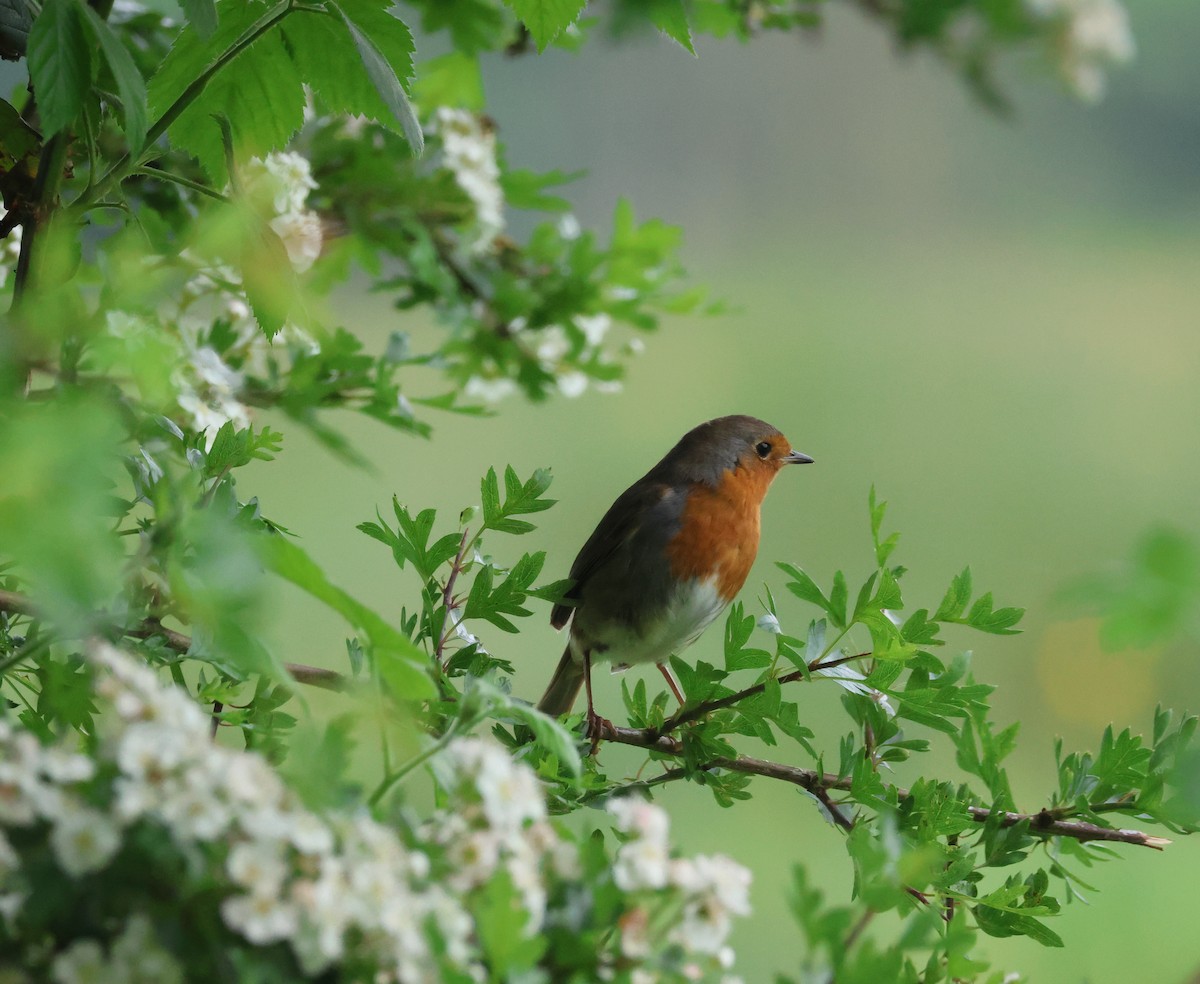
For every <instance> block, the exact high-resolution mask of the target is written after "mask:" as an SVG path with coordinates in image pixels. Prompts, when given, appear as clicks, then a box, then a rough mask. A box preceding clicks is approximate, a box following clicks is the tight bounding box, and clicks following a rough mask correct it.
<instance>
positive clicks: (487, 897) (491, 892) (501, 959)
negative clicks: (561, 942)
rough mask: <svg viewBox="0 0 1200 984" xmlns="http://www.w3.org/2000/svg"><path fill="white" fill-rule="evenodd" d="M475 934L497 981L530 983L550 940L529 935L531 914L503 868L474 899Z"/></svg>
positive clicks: (480, 889) (476, 893)
mask: <svg viewBox="0 0 1200 984" xmlns="http://www.w3.org/2000/svg"><path fill="white" fill-rule="evenodd" d="M472 901H473V905H472V908H473V913H474V916H475V931H476V933H477V934H478V936H479V943H480V945H481V946H482V948H483V952H484V955H485V956H486V957H487V962H488V966H489V967H490V968H491V970H492V973H493V974H494V976H493V978H492V979H493V980H496V981H516V980H520V979H528V974H527V973H525V972H526V971H528V970H529V968H532V967H533V966H534V965H535V964H536V963H537V961H538V958H539V957H540V956H541V955H542V953H543V952H544V951H545V949H546V945H547V943H546V938H545V937H543V936H540V935H538V936H530V935H529V934H528V933H527V932H526V926H527V924H528V922H529V913H528V912H527V911H526V909H525V905H524V904H523V902H522V901H521V896H520V894H519V893H518V892H517V889H516V887H515V886H514V885H513V883H512V878H511V877H510V876H509V874H508V871H507V869H505V868H503V867H501V868H500V869H499V871H498V873H497V874H495V875H493V876H492V877H491V878H490V879H489V880H488V881H487V883H486V884H484V885H483V887H481V888H479V889H477V890H476V892H475V897H474V898H473V900H472Z"/></svg>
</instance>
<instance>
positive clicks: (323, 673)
mask: <svg viewBox="0 0 1200 984" xmlns="http://www.w3.org/2000/svg"><path fill="white" fill-rule="evenodd" d="M0 612H9V613H11V614H13V615H28V616H31V617H38V611H37V606H36V605H34V603H33V602H32V601H31V600H30V599H29V598H26V597H25V596H24V595H21V594H17V593H16V592H15V591H3V590H0ZM112 628H113V631H114V632H116V633H117V634H119V635H123V636H126V637H128V638H130V639H149V638H151V637H154V636H157V637H159V638H161V639H162V640H163V641H164V642H165V643H166V645H167V648H168V649H171V650H173V651H174V652H177V653H186V652H188V650H190V649H191V648H192V639H191V636H186V635H184V634H183V633H182V632H176V631H175V630H174V629H168V628H167V627H166V626H165V625H163V624H162V622H160V621H159V620H158V619H157V618H153V617H152V618H147V619H143V620H142V621H141V622H139V623H138V624H137V625H135V626H132V627H130V628H121V627H120V626H113V627H112ZM283 666H284V669H286V670H287V671H288V673H289V674H290V675H291V677H292V679H293V680H295V681H296V682H297V683H303V684H305V685H307V686H310V687H319V688H321V689H322V690H336V691H345V690H349V689H350V685H351V682H352V681H351V680H350V679H349V678H348V677H346V676H344V675H343V674H341V673H339V672H337V670H327V669H325V668H324V667H322V666H308V665H306V664H304V663H284V664H283Z"/></svg>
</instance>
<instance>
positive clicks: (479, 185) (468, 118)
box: [433, 106, 504, 252]
mask: <svg viewBox="0 0 1200 984" xmlns="http://www.w3.org/2000/svg"><path fill="white" fill-rule="evenodd" d="M433 128H434V130H435V131H436V132H437V133H438V134H439V135H440V136H441V138H442V163H443V165H444V166H445V167H446V169H447V170H448V171H450V173H451V174H453V175H454V180H455V182H456V183H457V184H458V186H459V187H460V188H462V190H463V191H464V192H465V193H466V195H467V197H468V198H469V199H471V203H472V204H473V205H474V206H475V226H476V230H477V234H476V237H475V241H474V243H473V244H472V246H471V248H472V250H473V251H474V252H484V251H486V250H488V249H490V248H491V246H492V244H493V243H494V242H495V240H496V236H498V235H499V234H500V232H501V230H503V229H504V192H503V191H502V190H501V188H500V167H499V165H498V164H497V163H496V135H495V133H493V132H492V129H491V127H490V126H488V125H486V124H485V123H484V121H483V120H482V119H481V118H480V117H479V116H477V115H476V114H474V113H471V112H468V111H467V110H465V109H452V108H450V107H448V106H442V107H440V108H439V109H438V111H437V113H436V114H435V117H434V127H433Z"/></svg>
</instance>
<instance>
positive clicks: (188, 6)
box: [179, 0, 217, 38]
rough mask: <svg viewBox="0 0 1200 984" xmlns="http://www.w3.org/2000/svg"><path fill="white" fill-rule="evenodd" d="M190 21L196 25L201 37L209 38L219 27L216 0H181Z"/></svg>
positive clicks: (180, 3) (180, 2)
mask: <svg viewBox="0 0 1200 984" xmlns="http://www.w3.org/2000/svg"><path fill="white" fill-rule="evenodd" d="M179 5H180V6H181V7H182V8H183V13H184V15H185V16H186V17H187V19H188V22H189V23H191V24H193V25H195V27H196V31H197V33H199V35H200V37H202V38H207V37H208V36H209V35H211V34H212V33H213V31H215V30H216V29H217V5H216V2H215V0H179Z"/></svg>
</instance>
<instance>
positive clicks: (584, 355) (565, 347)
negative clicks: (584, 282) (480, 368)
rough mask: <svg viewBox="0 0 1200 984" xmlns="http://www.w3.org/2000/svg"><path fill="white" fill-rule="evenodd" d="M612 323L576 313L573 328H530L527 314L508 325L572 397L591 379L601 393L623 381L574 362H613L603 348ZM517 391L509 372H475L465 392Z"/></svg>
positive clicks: (499, 394)
mask: <svg viewBox="0 0 1200 984" xmlns="http://www.w3.org/2000/svg"><path fill="white" fill-rule="evenodd" d="M611 327H612V317H611V316H610V315H608V314H606V313H605V312H603V311H601V312H600V313H598V314H577V315H575V316H574V317H573V318H572V319H571V329H572V330H571V331H568V330H567V329H566V328H564V327H563V326H562V325H547V326H546V327H544V328H529V327H528V326H527V323H526V321H525V319H524V318H515V319H513V322H512V323H511V324H510V325H509V326H508V329H507V330H508V333H509V336H510V337H512V338H513V339H515V340H516V341H517V342H518V343H519V344H521V345H523V346H525V347H526V348H527V349H528V350H529V351H531V352H532V353H533V354H534V355H535V356H536V358H537V361H538V365H539V366H540V367H541V368H542V369H543V370H544V371H545V372H546V373H548V374H549V375H551V376H553V377H554V378H555V383H556V385H557V387H558V391H559V393H561V394H562V395H563V396H565V397H568V398H571V399H573V398H574V397H577V396H582V395H583V393H584V391H586V390H587V388H588V385H589V383H590V384H591V385H592V387H593V388H594V389H595V390H596V392H598V393H616V392H619V391H620V389H621V384H620V383H619V382H618V381H616V380H595V379H593V378H592V377H591V376H589V375H588V374H587V373H585V372H583V371H581V370H580V369H577V368H574V366H577V365H580V364H586V363H589V362H593V361H597V362H601V363H611V362H612V361H613V357H612V355H611V353H609V352H606V351H605V350H604V348H603V343H604V338H605V336H606V335H607V334H608V331H609V329H610V328H611ZM641 348H642V345H641V340H640V339H634V340H633V343H632V344H630V345H629V346H628V347H627V354H631V355H632V354H636V353H638V352H640V351H641ZM516 392H517V383H516V381H515V380H513V379H512V378H511V377H509V376H504V375H497V376H495V377H494V378H485V377H483V376H472V377H471V378H470V379H468V380H467V382H466V385H465V387H464V388H463V393H464V395H466V396H468V397H471V398H474V399H479V400H483V401H484V402H485V403H497V402H499V401H500V400H502V399H504V398H505V397H507V396H512V395H513V394H514V393H516Z"/></svg>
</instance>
